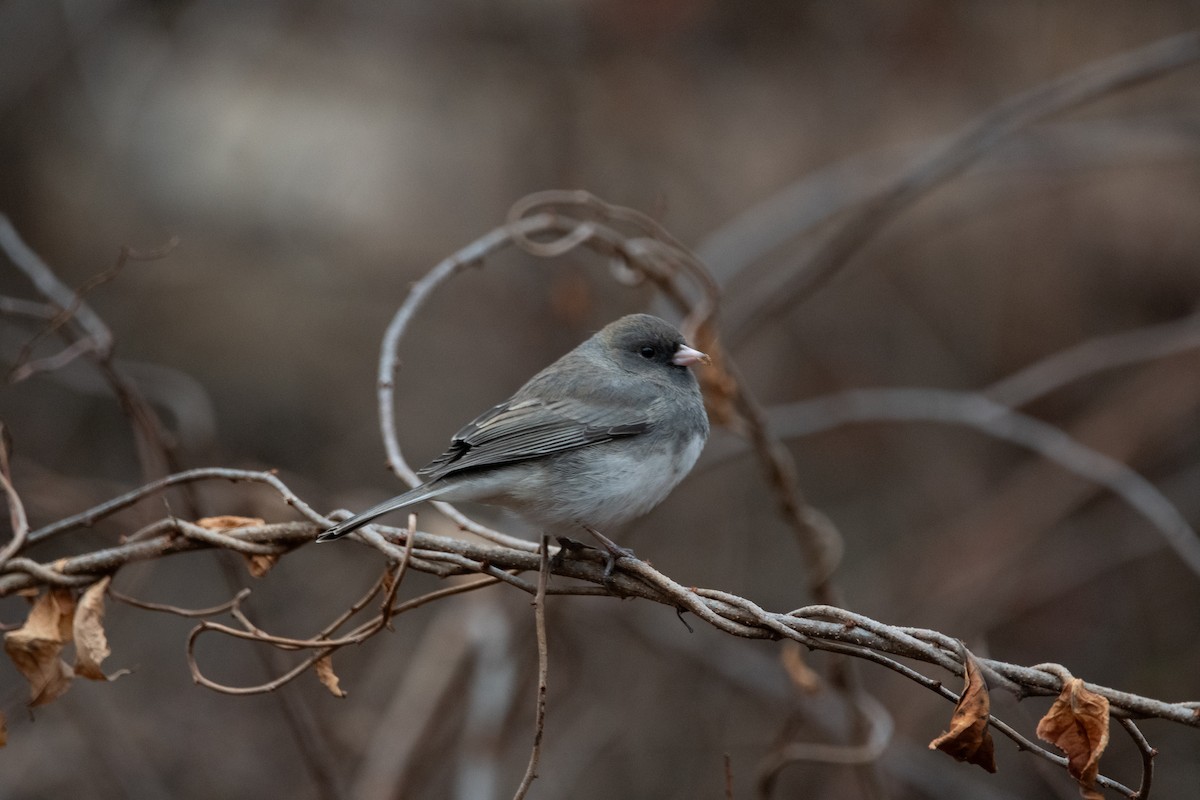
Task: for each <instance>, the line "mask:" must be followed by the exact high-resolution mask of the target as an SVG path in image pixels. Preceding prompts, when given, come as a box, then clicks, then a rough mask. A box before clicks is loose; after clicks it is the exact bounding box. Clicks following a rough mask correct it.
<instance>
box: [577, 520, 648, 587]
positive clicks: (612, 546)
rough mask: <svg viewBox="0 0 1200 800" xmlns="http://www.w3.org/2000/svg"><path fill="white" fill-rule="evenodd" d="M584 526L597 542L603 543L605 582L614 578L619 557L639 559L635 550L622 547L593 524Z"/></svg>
mask: <svg viewBox="0 0 1200 800" xmlns="http://www.w3.org/2000/svg"><path fill="white" fill-rule="evenodd" d="M582 527H583V529H584V530H585V531H587V532H588V533H590V534H591V535H592V536H594V537H595V539H596V541H597V542H599V543H600V544H601V545H603V546H604V550H605V554H604V555H605V561H604V583H605V584H607V583H608V582H609V581H610V580H611V579H612V574H613V570H615V569H616V568H617V559H618V558H632V559H633V560H634V561H637V560H638V557H637V556H636V555H634V552H633V551H632V550H630V549H629V548H628V547H621V545H619V544H617V543H616V542H614V541H613V540H612V539H610V538H608V537H607V536H605V535H604V534H603V533H601V532H600V531H598V530H596V529H595V528H593V527H592V526H591V525H582Z"/></svg>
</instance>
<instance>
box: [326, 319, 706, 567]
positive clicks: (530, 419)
mask: <svg viewBox="0 0 1200 800" xmlns="http://www.w3.org/2000/svg"><path fill="white" fill-rule="evenodd" d="M697 363H704V364H707V363H709V358H708V356H707V355H705V354H704V353H701V352H700V351H699V350H694V349H692V348H691V347H688V346H687V345H686V344H685V343H684V341H683V336H682V335H681V334H680V333H679V331H677V330H676V329H675V328H674V327H673V326H671V325H670V324H668V323H667V322H664V321H663V320H661V319H659V318H658V317H653V316H650V315H649V314H631V315H629V316H626V317H621V318H620V319H618V320H617V321H616V322H613V323H611V324H609V325H608V326H606V327H605V328H604V329H603V330H601V331H599V332H598V333H596V334H595V335H594V336H592V337H591V338H590V339H588V340H587V341H586V342H584V343H583V344H581V345H579V346H578V347H576V348H575V349H574V350H572V351H571V352H569V353H567V354H566V355H565V356H563V357H562V358H560V359H558V360H557V361H555V362H554V363H553V364H551V365H550V366H548V367H546V368H545V369H543V370H542V371H541V372H539V373H538V374H537V375H534V376H533V378H531V379H530V380H529V382H528V383H526V384H525V385H524V386H522V387H521V388H520V389H518V390H517V392H516V394H514V395H513V396H512V397H511V398H509V399H508V400H506V401H504V402H503V403H501V404H500V405H498V406H495V407H494V408H492V409H491V410H489V411H485V412H484V413H483V414H481V415H480V416H479V417H477V418H476V419H475V420H474V421H473V422H471V423H470V424H469V425H467V426H466V427H465V428H463V429H462V430H460V431H459V432H458V433H457V434H455V435H454V438H453V439H451V441H450V449H448V450H447V451H446V452H445V453H443V454H442V455H440V456H438V457H437V458H435V459H434V460H433V461H431V462H430V463H429V464H428V465H426V466H425V467H423V468H422V469H421V470H420V471H419V472H418V475H420V476H421V477H422V478H423V479H424V483H422V484H421V485H420V486H417V487H415V488H413V489H410V490H409V491H407V492H405V493H404V494H402V495H399V496H398V497H393V498H392V499H391V500H388V501H386V502H383V503H380V504H379V505H377V506H375V507H374V508H371V509H368V510H367V511H364V512H362V513H361V514H357V515H356V516H353V517H351V518H350V519H348V520H346V521H345V522H341V523H338V524H337V525H334V526H333V527H332V528H330V529H329V530H327V531H325V532H324V533H322V534H321V535H320V536H318V537H317V541H318V542H328V541H331V540H333V539H337V538H339V537H341V536H345V535H346V534H348V533H350V532H351V531H354V530H357V529H358V528H361V527H362V526H363V525H366V524H368V523H370V522H372V521H373V520H375V519H377V518H379V517H381V516H383V515H384V514H387V513H389V512H391V511H395V510H396V509H399V508H404V507H405V506H409V505H412V504H413V503H419V502H421V501H424V500H434V499H437V500H449V501H461V500H468V501H474V502H479V503H488V504H491V505H497V506H503V507H505V508H510V509H512V510H514V511H516V512H518V513H519V514H521V515H522V516H524V517H526V518H527V519H529V520H530V521H531V522H534V523H536V524H537V525H539V526H541V527H542V529H543V530H546V531H553V532H559V533H561V532H565V531H567V530H573V529H575V528H579V527H582V528H584V529H586V530H588V531H589V532H591V533H592V534H593V535H594V536H596V538H597V539H598V540H599V541H600V542H601V543H602V544H603V545H604V546H605V548H606V549H607V550H608V551H609V564H608V568H607V571H611V569H612V563H613V559H614V558H616V557H620V556H631V555H632V553H631V552H630V551H628V550H626V549H624V548H621V547H618V546H617V545H616V544H615V543H613V542H612V541H611V540H609V539H608V538H607V537H605V536H603V535H602V534H601V533H600V532H599V531H598V530H597V529H598V528H610V527H612V526H616V525H620V524H621V523H624V522H627V521H629V520H631V519H634V518H635V517H639V516H641V515H642V514H645V513H646V512H647V511H649V510H650V509H651V508H653V507H654V506H656V505H658V504H659V503H660V502H661V501H662V500H663V498H665V497H666V496H667V494H669V493H670V491H671V490H672V489H674V488H675V486H676V484H678V483H679V481H680V480H682V479H683V476H684V475H686V474H687V473H688V472H689V471H690V470H691V468H692V465H694V464H695V463H696V458H697V457H698V456H699V455H700V450H701V449H702V448H703V447H704V441H705V439H707V437H708V416H707V415H706V414H705V412H704V403H703V401H702V399H701V397H700V387H699V385H698V384H697V383H696V376H695V375H693V374H692V371H691V370H690V369H688V367H689V366H691V365H693V364H697Z"/></svg>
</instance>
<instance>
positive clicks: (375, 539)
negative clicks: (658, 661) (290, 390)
mask: <svg viewBox="0 0 1200 800" xmlns="http://www.w3.org/2000/svg"><path fill="white" fill-rule="evenodd" d="M198 476H200V477H206V478H215V477H222V478H226V479H230V478H231V477H235V476H236V478H235V479H240V480H258V481H262V482H266V483H269V484H271V485H272V486H273V487H274V488H276V489H277V490H278V491H280V492H281V494H283V495H284V496H285V497H288V498H292V499H291V500H289V502H290V504H291V505H293V506H296V507H297V508H301V509H303V510H306V511H307V512H309V513H311V514H312V515H313V516H314V517H316V518H317V519H316V520H312V521H302V522H284V523H273V524H264V525H254V526H248V527H242V528H235V529H232V530H228V531H223V532H221V533H220V535H218V536H212V535H210V534H212V531H205V535H196V532H195V531H194V530H193V528H195V527H196V526H195V525H193V524H192V523H186V522H182V521H180V520H176V519H165V520H162V521H160V522H159V523H155V525H153V526H150V527H149V528H147V529H143V530H144V531H152V533H150V534H149V535H148V536H146V538H138V539H136V540H133V541H125V542H122V543H119V544H116V545H113V546H111V547H105V548H101V549H97V550H93V551H90V552H85V553H81V554H78V555H74V556H70V557H67V558H59V559H56V560H54V561H51V562H47V563H40V562H37V561H34V560H32V559H30V558H28V557H25V556H23V555H22V556H21V557H18V558H13V559H10V560H9V561H8V562H7V563H5V564H4V565H2V566H0V597H4V596H9V595H12V594H14V593H16V592H19V591H21V590H26V589H30V588H35V587H39V586H49V585H59V584H61V585H68V586H71V585H75V586H78V585H84V584H87V583H91V582H93V581H96V580H99V579H100V578H101V577H102V576H104V575H111V574H114V573H116V572H117V571H118V570H119V569H120V568H121V567H123V566H125V565H127V564H131V563H134V562H137V561H146V560H151V559H156V558H162V557H166V556H169V555H174V554H177V553H184V552H192V551H197V550H210V549H216V548H223V549H231V550H235V551H240V552H253V553H274V554H282V553H286V552H288V551H290V550H293V549H295V548H297V547H301V546H305V545H309V544H311V543H312V541H313V539H314V538H315V536H316V534H317V533H318V532H319V531H320V530H321V529H322V528H323V527H324V526H325V525H327V524H328V520H326V519H325V518H324V517H322V516H321V515H319V514H317V513H316V512H312V511H311V509H309V508H308V506H307V505H305V504H303V503H301V502H300V501H299V500H298V498H295V496H294V494H292V493H291V491H290V490H288V489H287V487H286V486H285V485H284V484H283V483H282V482H281V481H279V479H278V478H276V477H275V476H273V475H270V474H269V473H254V472H246V471H240V470H193V471H192V472H190V473H181V474H180V475H174V476H171V477H170V478H167V479H164V480H162V481H157V482H155V483H154V484H151V486H152V487H155V488H158V489H161V488H163V487H165V486H168V485H172V484H173V483H178V482H182V481H184V480H196V479H199V478H198ZM152 491H153V489H151V488H149V487H142V489H139V490H136V491H134V492H130V493H128V494H126V495H122V496H121V497H119V498H116V499H115V500H112V501H109V502H107V503H104V504H101V505H99V506H97V507H95V508H93V509H90V510H89V511H87V512H84V513H82V514H78V515H75V516H74V517H72V518H70V519H68V520H64V521H63V522H62V523H58V524H56V525H54V526H47V528H43V529H41V530H42V531H47V530H50V531H61V530H63V529H66V528H70V527H79V526H81V525H83V524H90V523H92V522H95V521H96V520H98V519H100V518H102V517H105V516H108V515H110V514H113V513H115V512H116V511H117V510H120V509H122V508H125V507H127V506H128V505H131V504H132V503H133V502H136V500H137V499H140V498H141V497H145V496H147V495H148V494H150V493H152ZM334 516H335V517H336V516H338V515H336V514H335V515H334ZM408 535H409V534H408V532H407V531H406V530H405V529H402V528H393V527H388V526H383V525H371V526H368V527H367V528H366V529H364V530H363V531H361V532H359V533H357V534H355V535H354V537H355V538H356V539H357V540H358V541H360V542H362V543H365V544H367V545H368V546H370V547H373V548H374V549H376V550H379V551H380V552H381V553H382V554H383V555H384V556H385V557H387V558H388V559H389V560H390V561H392V562H394V563H401V562H402V560H403V559H404V558H405V549H406V548H405V545H406V544H407V542H408ZM412 537H413V538H412V541H411V546H412V550H411V554H410V556H409V568H410V569H413V570H416V571H419V572H426V573H431V574H436V575H439V576H441V577H448V576H451V575H462V574H482V575H487V576H490V577H492V578H495V579H497V580H498V581H502V582H504V583H509V584H511V585H513V586H514V587H516V588H518V589H521V590H522V591H525V592H527V593H529V594H531V595H532V594H535V593H536V591H537V586H536V583H535V582H532V581H527V580H525V579H523V578H521V577H520V574H521V573H525V572H528V573H536V572H537V571H538V568H539V556H538V554H537V553H536V552H530V551H528V550H523V549H516V548H512V547H506V546H503V545H496V544H491V543H481V542H474V541H465V540H462V539H456V538H452V537H447V536H439V535H435V534H430V533H424V532H414V533H413V534H412ZM30 538H32V535H31V537H30ZM41 538H43V539H44V538H46V537H45V536H44V535H43V536H42V537H41ZM28 547H29V545H28V543H27V544H26V547H25V549H28ZM604 564H605V559H604V557H603V556H602V555H600V554H599V553H595V552H591V551H588V550H583V551H575V550H572V553H571V555H570V556H569V557H562V558H556V559H554V560H553V561H552V564H551V574H552V575H553V576H555V577H558V578H567V579H572V580H574V581H581V582H584V583H585V584H589V585H590V586H585V587H580V588H587V589H589V590H590V591H589V593H591V592H592V591H595V592H596V593H600V592H604V593H609V594H614V595H617V596H624V597H640V598H643V599H645V600H650V601H653V602H656V603H661V604H663V605H667V606H670V607H672V608H675V609H680V610H688V611H692V612H693V613H694V614H696V616H698V617H700V618H702V619H704V620H705V621H707V622H709V623H710V624H711V625H713V626H714V627H716V628H718V629H720V630H722V631H724V632H726V633H729V634H731V635H735V636H740V637H745V638H756V639H781V638H790V639H794V640H795V641H798V642H800V643H801V644H803V645H805V646H807V647H809V648H812V649H816V650H826V651H830V652H838V653H847V654H849V655H852V656H856V657H859V658H867V659H868V660H876V659H875V658H874V657H875V656H883V657H885V658H903V659H911V660H913V661H917V662H921V663H924V664H929V665H932V666H935V667H939V668H941V669H944V670H946V671H948V672H950V673H951V674H954V675H961V674H962V665H961V661H960V646H959V645H958V643H957V641H956V640H955V639H953V638H952V637H949V636H947V635H945V634H942V633H939V632H937V631H932V630H927V629H922V628H907V627H898V626H893V625H888V624H885V623H882V622H879V621H876V620H873V619H870V618H868V617H864V616H862V615H859V614H854V613H852V612H850V611H846V610H844V609H840V608H835V607H833V606H808V607H805V608H800V609H796V610H794V611H791V612H786V613H783V612H772V611H766V610H764V609H762V608H760V607H759V606H758V605H756V604H755V603H753V602H752V601H750V600H748V599H746V598H743V597H739V596H737V595H733V594H730V593H727V592H720V591H716V590H708V589H692V588H686V587H684V586H682V585H681V584H679V583H677V582H675V581H673V580H671V579H670V578H669V577H667V576H666V575H664V574H662V573H661V572H658V571H657V570H655V569H654V568H653V567H651V566H650V565H648V564H646V563H645V562H642V561H638V560H631V559H621V560H620V561H619V562H618V564H619V566H620V567H622V569H621V570H619V571H618V572H617V573H616V574H614V575H612V576H610V577H609V578H608V579H607V580H606V579H605V576H604ZM980 664H981V665H982V666H983V667H984V668H985V669H986V670H987V671H988V672H989V673H990V674H991V675H992V676H993V677H994V678H996V679H999V680H1000V681H1001V682H1002V683H1003V684H1005V685H1006V687H1007V688H1009V689H1010V690H1012V691H1014V692H1016V693H1017V694H1018V695H1019V696H1031V695H1043V696H1049V695H1054V694H1057V693H1058V692H1059V691H1060V690H1061V688H1062V680H1061V679H1060V677H1059V676H1058V675H1057V674H1055V673H1054V672H1053V671H1050V672H1048V671H1046V670H1044V669H1040V668H1037V667H1026V666H1021V665H1017V664H1010V663H1006V662H1003V661H997V660H989V659H981V660H980ZM1088 688H1089V689H1091V690H1092V691H1094V692H1096V693H1098V694H1100V695H1103V696H1104V697H1106V698H1107V699H1108V700H1109V702H1110V703H1111V705H1112V708H1113V712H1114V714H1117V715H1120V716H1128V717H1132V718H1147V717H1154V718H1159V719H1164V720H1168V721H1171V722H1177V723H1180V724H1183V725H1188V726H1191V727H1198V728H1200V703H1197V702H1181V703H1169V702H1164V701H1161V700H1156V699H1153V698H1149V697H1143V696H1140V695H1136V694H1132V693H1129V692H1124V691H1120V690H1117V689H1113V688H1110V687H1105V686H1098V685H1093V684H1088Z"/></svg>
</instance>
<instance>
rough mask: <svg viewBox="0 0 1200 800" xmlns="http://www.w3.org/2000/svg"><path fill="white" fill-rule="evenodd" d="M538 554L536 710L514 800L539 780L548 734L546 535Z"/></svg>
mask: <svg viewBox="0 0 1200 800" xmlns="http://www.w3.org/2000/svg"><path fill="white" fill-rule="evenodd" d="M539 550H540V554H539V555H540V560H539V562H538V583H537V595H536V596H535V597H534V599H533V619H534V626H535V628H536V629H537V650H538V682H537V710H536V712H535V713H534V724H533V747H532V748H530V751H529V764H528V765H527V766H526V767H525V775H524V777H522V778H521V783H520V785H519V786H517V791H516V792H515V793H514V794H513V800H522V798H524V797H525V794H526V793H527V792H528V791H529V787H530V786H531V785H532V784H533V781H534V780H535V779H536V778H537V766H538V760H539V759H540V758H541V755H542V736H543V734H545V731H546V691H547V686H548V684H547V677H548V673H549V667H550V658H549V649H548V648H547V646H546V584H547V583H548V581H549V579H550V537H549V536H547V535H546V534H542V541H541V547H540V548H539Z"/></svg>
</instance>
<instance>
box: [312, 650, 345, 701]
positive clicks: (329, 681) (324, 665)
mask: <svg viewBox="0 0 1200 800" xmlns="http://www.w3.org/2000/svg"><path fill="white" fill-rule="evenodd" d="M316 668H317V678H318V679H319V680H320V681H321V683H322V684H323V685H324V686H325V688H326V689H328V690H329V691H330V693H331V694H332V695H333V696H334V697H345V696H346V693H345V692H344V691H342V687H341V686H339V685H338V676H337V675H335V674H334V673H333V659H331V658H330V657H329V656H321V657H320V658H318V659H317V663H316Z"/></svg>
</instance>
